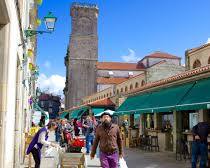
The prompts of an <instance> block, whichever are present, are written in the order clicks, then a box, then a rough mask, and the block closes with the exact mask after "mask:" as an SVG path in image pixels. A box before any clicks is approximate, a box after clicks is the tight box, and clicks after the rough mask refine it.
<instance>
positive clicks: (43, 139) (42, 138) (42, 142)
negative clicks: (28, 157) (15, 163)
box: [34, 130, 51, 149]
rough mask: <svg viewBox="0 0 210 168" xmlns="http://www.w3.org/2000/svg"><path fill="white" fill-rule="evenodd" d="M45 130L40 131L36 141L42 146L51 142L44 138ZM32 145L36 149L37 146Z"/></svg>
mask: <svg viewBox="0 0 210 168" xmlns="http://www.w3.org/2000/svg"><path fill="white" fill-rule="evenodd" d="M47 132H48V130H47ZM47 132H46V131H43V132H41V133H40V134H39V138H38V143H41V144H43V145H44V146H49V145H50V144H51V142H48V141H46V140H45V137H46V134H47ZM34 147H35V148H36V149H37V148H38V146H37V144H36V145H35V146H34Z"/></svg>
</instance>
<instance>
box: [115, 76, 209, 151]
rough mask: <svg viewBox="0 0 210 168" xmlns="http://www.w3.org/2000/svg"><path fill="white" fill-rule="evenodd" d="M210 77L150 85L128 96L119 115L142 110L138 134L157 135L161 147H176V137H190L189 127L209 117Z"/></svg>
mask: <svg viewBox="0 0 210 168" xmlns="http://www.w3.org/2000/svg"><path fill="white" fill-rule="evenodd" d="M209 88H210V78H202V79H199V80H198V79H197V80H192V81H187V82H182V83H181V84H180V83H179V84H174V85H170V86H165V87H163V86H162V87H160V88H159V89H153V88H152V89H151V90H147V91H145V92H142V93H139V94H135V95H131V96H129V97H128V98H127V99H126V100H125V102H124V103H123V104H122V105H121V106H120V107H119V108H118V110H117V112H118V114H119V115H124V114H127V115H131V116H132V115H136V114H139V115H140V116H141V117H140V122H139V123H140V126H139V135H143V134H147V135H151V136H158V140H159V146H160V150H161V151H165V150H169V151H175V149H176V140H177V139H180V138H182V137H184V138H185V139H190V132H191V131H190V130H191V129H192V127H193V126H194V125H196V124H197V123H198V122H201V121H209V118H210V117H209V109H210V92H209V91H208V89H209Z"/></svg>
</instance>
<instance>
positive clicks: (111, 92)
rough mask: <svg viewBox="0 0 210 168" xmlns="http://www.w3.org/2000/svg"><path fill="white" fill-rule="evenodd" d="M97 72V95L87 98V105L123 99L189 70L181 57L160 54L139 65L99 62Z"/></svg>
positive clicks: (151, 55) (145, 58)
mask: <svg viewBox="0 0 210 168" xmlns="http://www.w3.org/2000/svg"><path fill="white" fill-rule="evenodd" d="M97 70H98V71H97V72H98V74H97V88H98V89H97V92H96V93H94V94H92V95H89V96H86V97H84V98H83V99H82V100H83V103H90V102H93V101H95V100H99V99H102V98H108V97H115V96H117V97H118V96H121V95H123V94H126V93H127V92H129V91H131V90H135V89H138V88H139V87H141V86H144V85H145V84H146V83H150V82H154V81H158V80H161V79H165V78H168V77H170V76H173V75H176V74H179V73H181V72H183V71H185V68H184V67H183V66H181V59H180V57H177V56H174V55H171V54H168V53H165V52H160V51H158V52H154V53H152V54H149V55H147V56H145V57H144V58H143V59H142V60H140V61H139V62H137V63H120V62H98V64H97ZM110 74H111V75H110Z"/></svg>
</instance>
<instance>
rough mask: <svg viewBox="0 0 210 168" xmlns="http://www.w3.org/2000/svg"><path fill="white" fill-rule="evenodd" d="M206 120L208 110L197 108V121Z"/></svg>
mask: <svg viewBox="0 0 210 168" xmlns="http://www.w3.org/2000/svg"><path fill="white" fill-rule="evenodd" d="M207 121H208V111H207V110H203V109H201V110H198V122H207Z"/></svg>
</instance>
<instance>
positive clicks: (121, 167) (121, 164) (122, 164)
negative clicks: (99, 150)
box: [119, 158, 128, 168]
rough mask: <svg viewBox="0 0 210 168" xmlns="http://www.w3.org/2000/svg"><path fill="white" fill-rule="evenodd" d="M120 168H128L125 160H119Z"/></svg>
mask: <svg viewBox="0 0 210 168" xmlns="http://www.w3.org/2000/svg"><path fill="white" fill-rule="evenodd" d="M119 168H128V166H127V164H126V161H125V159H124V158H120V159H119Z"/></svg>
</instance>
